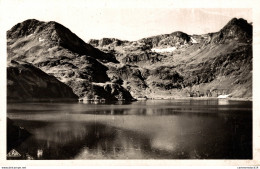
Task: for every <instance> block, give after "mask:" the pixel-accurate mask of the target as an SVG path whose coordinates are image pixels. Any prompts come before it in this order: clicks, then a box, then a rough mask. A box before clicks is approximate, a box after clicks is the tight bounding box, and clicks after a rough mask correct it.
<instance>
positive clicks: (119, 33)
mask: <svg viewBox="0 0 260 169" xmlns="http://www.w3.org/2000/svg"><path fill="white" fill-rule="evenodd" d="M41 2H42V3H41ZM103 2H111V0H110V1H103ZM115 2H116V1H115ZM117 2H119V1H117ZM128 2H129V1H128ZM135 2H138V0H137V1H135ZM139 2H140V1H139ZM146 2H147V1H146ZM154 2H155V1H154ZM156 2H157V3H154V4H152V5H151V4H150V5H147V6H144V5H141V7H140V6H138V5H137V4H138V3H131V4H123V5H121V6H120V5H112V6H111V4H106V3H103V4H97V3H96V4H93V3H91V4H90V3H87V1H81V0H78V1H77V0H75V1H69V0H67V1H66V0H63V1H60V0H55V1H49V0H47V1H39V0H37V1H36V0H13V1H11V2H10V1H9V2H8V1H5V6H6V8H8V9H9V10H6V11H5V18H4V19H5V21H4V23H5V25H4V26H5V29H6V30H8V29H10V28H11V27H12V26H14V25H15V24H16V23H18V22H22V21H24V20H26V19H32V18H34V19H38V20H41V21H56V22H59V23H61V24H62V25H64V26H65V27H67V28H69V29H70V30H71V31H72V32H74V33H76V34H77V35H78V36H79V37H80V38H82V39H83V40H85V41H86V42H87V41H88V40H89V39H92V38H96V39H100V38H103V37H114V38H119V39H122V40H138V39H141V38H144V37H149V36H152V35H159V34H165V33H171V32H174V31H183V32H185V33H188V34H204V33H209V32H216V31H219V30H220V29H221V28H222V27H223V26H224V25H225V24H226V23H227V22H228V21H229V20H230V19H232V18H233V17H238V18H240V17H242V18H244V19H246V20H248V21H249V22H252V10H251V9H246V8H243V9H241V8H239V9H238V8H186V9H185V8H170V7H167V3H166V4H163V3H164V2H169V1H160V2H161V3H160V4H158V1H156ZM121 4H122V3H121ZM135 4H136V6H135ZM157 4H158V5H157ZM169 5H172V4H169Z"/></svg>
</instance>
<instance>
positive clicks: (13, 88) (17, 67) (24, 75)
mask: <svg viewBox="0 0 260 169" xmlns="http://www.w3.org/2000/svg"><path fill="white" fill-rule="evenodd" d="M77 98H78V97H77V96H76V95H75V94H74V93H73V92H72V89H71V88H70V87H68V86H67V85H65V84H63V83H62V82H60V81H58V80H57V79H56V78H55V77H53V76H50V75H48V74H46V73H44V72H43V71H41V70H40V69H38V68H36V67H34V66H33V65H31V64H29V63H26V62H16V61H13V60H12V61H11V62H10V63H9V64H8V67H7V100H8V101H17V100H19V101H47V100H77Z"/></svg>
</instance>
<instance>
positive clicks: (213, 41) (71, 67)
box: [7, 18, 253, 101]
mask: <svg viewBox="0 0 260 169" xmlns="http://www.w3.org/2000/svg"><path fill="white" fill-rule="evenodd" d="M252 27H253V26H252V25H251V24H249V23H247V21H246V20H244V19H241V18H240V19H237V18H234V19H232V20H231V21H229V22H228V23H227V24H226V25H225V26H224V27H223V28H222V29H221V30H219V31H218V32H213V33H208V34H203V35H188V34H186V33H184V32H181V31H177V32H173V33H170V34H163V35H158V36H152V37H147V38H143V39H140V40H137V41H127V40H119V39H116V38H103V39H100V40H97V39H91V40H90V41H89V42H88V43H85V42H84V41H83V40H82V39H80V38H79V37H77V35H75V34H74V33H72V32H71V31H70V30H69V29H67V28H65V27H64V26H62V25H61V24H59V23H56V22H53V21H52V22H40V21H37V20H34V19H31V20H26V21H24V22H21V23H18V24H17V25H15V26H14V27H13V28H11V29H10V30H9V31H8V32H7V52H8V60H14V61H17V62H19V61H22V62H28V63H31V64H32V65H34V66H35V67H37V68H39V69H41V70H42V71H43V72H45V73H47V74H48V75H51V76H54V77H56V78H57V79H58V80H59V81H61V82H62V83H65V84H66V85H68V86H69V87H71V88H72V90H73V92H74V93H75V94H76V95H77V96H78V97H79V98H93V97H98V96H99V97H101V98H104V99H107V100H121V99H125V100H129V101H130V100H132V99H133V97H134V98H138V97H148V98H178V97H187V96H188V97H194V96H208V97H216V96H218V95H219V94H230V95H231V96H232V97H236V98H251V97H252Z"/></svg>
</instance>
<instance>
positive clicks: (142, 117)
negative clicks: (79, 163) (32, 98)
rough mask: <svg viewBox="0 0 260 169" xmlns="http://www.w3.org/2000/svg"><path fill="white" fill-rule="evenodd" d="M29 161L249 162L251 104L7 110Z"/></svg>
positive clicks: (25, 105)
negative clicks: (19, 130)
mask: <svg viewBox="0 0 260 169" xmlns="http://www.w3.org/2000/svg"><path fill="white" fill-rule="evenodd" d="M8 117H9V118H11V119H12V120H14V121H15V124H16V125H19V126H23V127H24V128H25V129H27V130H28V131H29V132H30V133H32V135H31V136H30V137H28V138H27V139H26V140H24V141H23V142H22V143H21V144H19V145H16V146H15V147H8V150H11V149H12V148H15V149H16V150H17V151H18V152H20V153H21V154H29V155H30V156H32V157H33V158H34V159H250V158H252V103H251V102H224V101H222V102H219V101H218V100H209V101H208V100H203V101H194V100H193V101H189V100H188V101H187V100H175V101H166V100H164V101H145V102H135V103H132V104H128V105H115V104H114V105H92V104H71V103H68V104H66V103H47V104H46V103H45V104H44V103H37V104H36V103H35V104H30V103H23V104H18V103H16V104H8Z"/></svg>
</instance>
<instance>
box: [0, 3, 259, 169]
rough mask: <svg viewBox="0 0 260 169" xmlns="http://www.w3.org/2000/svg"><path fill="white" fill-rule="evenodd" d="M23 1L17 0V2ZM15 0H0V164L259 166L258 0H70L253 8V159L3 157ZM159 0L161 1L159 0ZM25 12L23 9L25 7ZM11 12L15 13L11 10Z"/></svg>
mask: <svg viewBox="0 0 260 169" xmlns="http://www.w3.org/2000/svg"><path fill="white" fill-rule="evenodd" d="M25 1H34V2H35V0H19V4H21V3H22V2H25ZM71 1H72V0H71ZM71 1H69V0H45V1H43V0H39V3H40V2H44V3H55V4H56V5H57V4H59V5H60V7H61V8H62V7H63V5H64V4H66V3H71ZM16 2H17V1H12V0H0V12H1V14H0V27H1V30H0V63H1V66H0V77H1V81H0V88H1V92H0V96H1V99H0V100H1V106H0V110H1V112H0V133H1V140H0V167H1V166H82V165H90V166H111V165H112V166H117V165H120V166H122V165H138V166H144V165H148V166H151V165H162V166H169V165H170V166H201V165H204V166H220V165H224V166H246V165H247V166H249V165H250V166H257V165H258V166H259V165H260V158H259V157H260V156H259V153H260V151H259V150H260V149H259V148H260V141H259V140H260V139H259V138H260V134H259V131H260V130H259V128H260V119H259V114H260V104H258V103H257V102H258V97H259V96H260V90H259V89H260V87H259V86H260V83H259V80H258V79H259V78H258V75H259V71H260V68H259V65H258V64H259V57H260V51H259V50H260V43H259V42H260V32H259V22H260V9H259V7H260V1H258V0H216V1H210V0H125V1H121V0H102V1H96V0H73V3H74V4H77V6H84V7H88V8H252V9H253V35H254V39H253V124H254V125H253V138H254V140H253V148H254V151H253V152H254V154H253V157H254V158H253V160H35V161H20V160H19V161H9V160H8V161H7V160H6V146H5V145H6V120H5V119H6V98H5V97H6V89H5V88H6V57H7V56H6V29H4V27H5V26H4V24H5V23H4V21H5V20H6V19H8V17H10V16H6V15H5V13H6V11H7V10H12V5H16ZM37 2H38V1H37ZM162 2H163V3H162ZM25 12H26V11H25ZM13 15H19V13H16V11H13Z"/></svg>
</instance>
